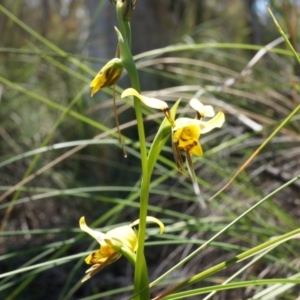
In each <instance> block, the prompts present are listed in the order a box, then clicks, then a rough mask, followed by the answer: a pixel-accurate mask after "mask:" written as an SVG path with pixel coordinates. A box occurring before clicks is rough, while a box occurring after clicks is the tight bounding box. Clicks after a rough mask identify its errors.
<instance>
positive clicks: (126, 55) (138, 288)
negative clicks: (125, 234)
mask: <svg viewBox="0 0 300 300" xmlns="http://www.w3.org/2000/svg"><path fill="white" fill-rule="evenodd" d="M124 3H125V2H124V1H122V0H118V1H117V3H116V10H117V19H118V26H119V29H120V31H119V30H118V29H117V28H115V30H116V33H117V36H118V41H119V47H120V58H121V60H122V63H123V65H124V67H125V69H126V70H127V73H128V75H129V77H130V81H131V85H132V87H133V88H134V89H135V90H137V91H138V92H140V83H139V78H138V73H137V69H136V66H135V63H134V60H133V57H132V54H131V50H130V44H131V41H130V40H128V39H131V34H130V26H129V22H128V21H127V20H124V19H123V8H124V5H126V4H124ZM134 108H135V114H136V119H137V128H138V135H139V142H140V153H141V165H142V181H141V192H140V216H139V219H140V224H139V232H138V244H139V247H138V250H137V254H136V255H137V263H136V265H135V278H134V293H135V295H136V296H135V299H143V300H147V299H150V292H149V278H148V271H147V264H146V260H145V257H144V244H145V233H146V217H147V209H148V199H149V187H150V178H151V175H150V174H149V171H148V160H147V148H146V138H145V130H144V122H143V115H142V107H141V102H140V100H139V99H137V98H134Z"/></svg>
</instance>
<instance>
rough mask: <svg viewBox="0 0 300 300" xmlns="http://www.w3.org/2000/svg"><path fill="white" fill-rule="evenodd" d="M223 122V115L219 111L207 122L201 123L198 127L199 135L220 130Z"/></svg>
mask: <svg viewBox="0 0 300 300" xmlns="http://www.w3.org/2000/svg"><path fill="white" fill-rule="evenodd" d="M224 122H225V115H224V113H223V112H221V111H219V112H218V113H217V115H216V116H215V117H214V118H212V119H210V120H209V121H207V122H202V124H201V125H200V130H201V133H207V132H209V131H211V130H213V129H215V128H221V127H222V126H223V124H224Z"/></svg>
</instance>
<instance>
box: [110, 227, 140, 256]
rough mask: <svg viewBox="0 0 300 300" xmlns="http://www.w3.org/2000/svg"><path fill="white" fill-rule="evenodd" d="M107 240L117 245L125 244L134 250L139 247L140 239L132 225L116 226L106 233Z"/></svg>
mask: <svg viewBox="0 0 300 300" xmlns="http://www.w3.org/2000/svg"><path fill="white" fill-rule="evenodd" d="M105 241H106V242H107V243H109V244H111V245H114V246H115V247H117V248H118V247H121V246H125V247H127V248H128V249H130V250H131V251H132V252H135V251H136V250H137V247H138V240H137V236H136V234H135V232H134V230H133V229H132V228H131V226H130V225H124V226H121V227H117V228H114V229H112V230H110V231H108V232H107V233H106V237H105Z"/></svg>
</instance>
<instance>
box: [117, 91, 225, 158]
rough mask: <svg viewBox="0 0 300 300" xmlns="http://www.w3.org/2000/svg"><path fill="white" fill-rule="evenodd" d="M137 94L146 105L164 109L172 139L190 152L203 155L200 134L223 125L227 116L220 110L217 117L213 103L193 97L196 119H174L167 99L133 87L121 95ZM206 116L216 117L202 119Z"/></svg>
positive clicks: (179, 146) (180, 148)
mask: <svg viewBox="0 0 300 300" xmlns="http://www.w3.org/2000/svg"><path fill="white" fill-rule="evenodd" d="M128 96H135V97H137V98H139V99H140V100H141V101H142V102H143V103H144V104H145V105H147V106H148V107H152V108H155V109H160V110H162V111H163V112H164V113H165V115H166V117H167V118H168V120H169V122H170V123H171V126H172V141H173V142H174V143H175V144H176V145H177V147H178V149H179V150H181V151H185V152H188V153H190V154H193V155H196V156H201V155H203V151H202V148H201V145H200V143H199V138H200V135H201V134H203V133H207V132H209V131H211V130H212V129H214V128H220V127H222V125H223V123H224V121H225V116H224V113H223V112H219V113H218V114H217V115H216V116H215V117H214V115H215V112H214V109H213V107H212V106H211V105H203V104H202V103H201V102H200V101H199V100H197V99H195V98H193V99H192V100H191V101H190V105H191V107H192V108H193V109H195V110H196V111H197V116H196V119H191V118H179V119H176V120H173V119H171V118H170V115H169V113H168V112H169V107H168V104H167V103H166V102H165V101H162V100H159V99H156V98H149V97H146V96H142V95H140V94H139V93H138V92H137V91H136V90H134V89H133V88H129V89H126V90H124V91H123V93H122V95H121V97H122V98H124V97H128ZM204 117H214V118H212V119H211V120H209V121H202V119H203V118H204Z"/></svg>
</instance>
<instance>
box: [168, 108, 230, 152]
mask: <svg viewBox="0 0 300 300" xmlns="http://www.w3.org/2000/svg"><path fill="white" fill-rule="evenodd" d="M209 110H210V109H209ZM224 121H225V116H224V113H223V112H221V111H220V112H218V114H217V115H216V116H215V117H214V118H212V119H210V120H209V121H206V122H205V121H201V120H198V119H190V118H179V119H176V120H175V126H174V127H173V128H172V141H173V142H174V143H176V144H177V147H178V149H179V150H181V151H185V152H188V153H190V154H193V155H195V156H202V155H203V151H202V148H201V145H200V143H199V138H200V134H202V133H207V132H209V131H211V130H213V129H214V128H220V127H222V125H223V123H224Z"/></svg>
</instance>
